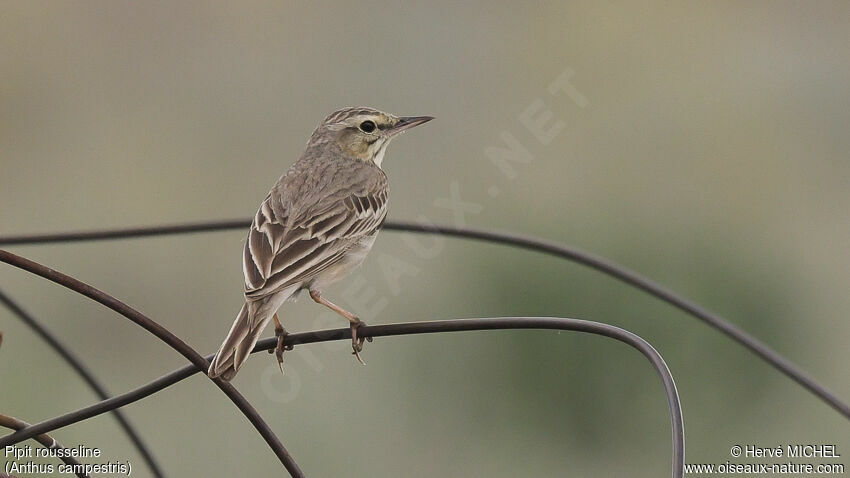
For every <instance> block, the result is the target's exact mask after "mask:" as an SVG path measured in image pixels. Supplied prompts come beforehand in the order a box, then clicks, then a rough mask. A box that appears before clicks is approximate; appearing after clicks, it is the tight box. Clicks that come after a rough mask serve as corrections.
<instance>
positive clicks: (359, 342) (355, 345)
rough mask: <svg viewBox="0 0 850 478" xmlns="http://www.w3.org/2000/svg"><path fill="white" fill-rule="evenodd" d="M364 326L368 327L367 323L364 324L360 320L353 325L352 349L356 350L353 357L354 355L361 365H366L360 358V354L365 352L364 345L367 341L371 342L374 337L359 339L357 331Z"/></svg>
mask: <svg viewBox="0 0 850 478" xmlns="http://www.w3.org/2000/svg"><path fill="white" fill-rule="evenodd" d="M363 325H366V322H363V321H362V320H359V319H358V321H357V322H352V323H351V348H352V350H354V352H352V355H354V356H355V357H356V358H357V361H358V362H360V364H361V365H366V362H364V361H363V358H362V357H361V356H360V352H362V351H363V343H364V342H366V341H367V340H368V341H369V342H371V341H372V337H358V336H357V329H359V328H360V327H361V326H363Z"/></svg>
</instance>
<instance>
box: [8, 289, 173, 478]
mask: <svg viewBox="0 0 850 478" xmlns="http://www.w3.org/2000/svg"><path fill="white" fill-rule="evenodd" d="M0 303H3V305H5V306H6V308H7V309H9V311H11V312H12V313H13V314H14V315H15V316H17V317H18V318H19V319H21V321H22V322H23V323H25V324H26V325H27V326H29V328H31V329H32V330H33V332H35V333H36V335H38V336H39V337H41V338H42V339H43V340H44V341H45V342H47V343H48V345H50V347H51V348H53V350H55V351H56V353H58V354H59V355H60V356H61V357H62V358H63V359H65V362H67V363H68V365H70V366H71V368H73V369H74V371H75V372H77V375H79V376H80V377H81V378H82V379H83V381H84V382H86V383H87V384H88V386H89V388H91V389H92V390H93V391H94V393H95V394H96V395H97V396H98V397H99V398H100V399H101V400H106V399H107V398H109V397H110V394H109V392H107V391H106V387H105V386H104V385H102V384H101V383H100V382H99V381H98V380H97V378H95V376H94V373H92V372H91V371H90V370H89V369H88V367H86V365H85V364H84V363H83V362H82V360H80V358H79V357H77V356H76V355H75V354H74V353H73V352H71V349H69V348H68V347H67V346H65V344H64V343H62V341H61V340H59V337H57V336H56V335H54V334H53V333H52V332H51V331H50V330H49V329H48V328H47V327H45V326H44V325H42V324H41V322H40V321H38V320H37V319H36V318H35V317H34V316H33V315H32V314H30V313H29V312H27V311H26V310H24V309H23V307H21V306H20V305H19V304H18V303H17V302H15V301H14V300H12V298H11V297H9V296H8V295H7V294H6V293H5V292H3V291H2V290H0ZM112 414H113V415H114V416H115V420H116V421H117V422H118V425H119V426H120V427H121V428H122V429H123V430H124V433H126V434H127V436H128V437H129V438H130V441H131V442H132V443H133V445H134V446H135V447H136V450H137V451H138V452H139V454H140V455H142V459H143V460H144V461H145V463H146V464H147V465H148V468H150V471H151V473H152V474H153V476H155V477H157V478H164V477H165V474H164V473H163V471H162V468H161V467H160V466H159V463H157V461H156V459H155V458H154V457H153V453H152V452H151V451H150V449H149V448H148V447H147V445H146V444H145V442H144V440H142V437H141V435H139V433H138V432H137V431H136V429H135V427H133V425H131V424H130V421H129V420H128V419H127V417H126V416H125V415H124V412H122V411H121V410H118V409H115V410H113V411H112Z"/></svg>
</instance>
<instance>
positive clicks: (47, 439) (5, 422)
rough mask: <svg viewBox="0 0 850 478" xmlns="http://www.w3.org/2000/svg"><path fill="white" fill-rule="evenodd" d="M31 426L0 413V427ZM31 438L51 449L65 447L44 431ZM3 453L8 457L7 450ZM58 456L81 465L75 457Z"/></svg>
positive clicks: (83, 477)
mask: <svg viewBox="0 0 850 478" xmlns="http://www.w3.org/2000/svg"><path fill="white" fill-rule="evenodd" d="M31 426H32V425H30V424H29V423H27V422H25V421H23V420H18V419H17V418H15V417H10V416H8V415H2V414H0V427H5V428H9V429H11V430H23V429H25V428H28V427H31ZM31 438H32V439H33V440H35V441H37V442H39V443H40V444H41V445H42V446H44V448H48V449H53V450H55V449H64V448H65V447H64V446H62V445H60V444H59V442H58V441H56V439H54V438H53V437H51V436H50V435H48V434H46V433H40V434H38V435H33V436H32V437H31ZM5 455H6V456H7V457H8V456H9V455H10V453H9V452H8V451H6V453H5ZM13 457H14V455H13ZM58 458H59V459H60V460H62V462H63V463H65V464H66V465H71V466H75V467H76V466H82V463H80V462H79V461H77V459H76V458H74V457H72V456H65V454H62V455H61V456H59V457H58ZM74 470H78V468H74ZM0 474H2V472H0ZM74 474H75V475H77V477H78V478H89V475H88V474H87V473H86V472H85V471H76V472H75V473H74ZM7 476H8V475H7Z"/></svg>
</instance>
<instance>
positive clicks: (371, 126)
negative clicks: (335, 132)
mask: <svg viewBox="0 0 850 478" xmlns="http://www.w3.org/2000/svg"><path fill="white" fill-rule="evenodd" d="M375 128H376V126H375V122H374V121H368V120H367V121H364V122H362V123H360V131H363V132H364V133H371V132H372V131H375Z"/></svg>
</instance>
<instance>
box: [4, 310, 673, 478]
mask: <svg viewBox="0 0 850 478" xmlns="http://www.w3.org/2000/svg"><path fill="white" fill-rule="evenodd" d="M508 329H551V330H570V331H576V332H583V333H589V334H595V335H602V336H605V337H609V338H612V339H615V340H618V341H620V342H623V343H626V344H628V345H630V346H631V347H633V348H635V349H637V350H638V351H640V353H641V354H643V355H644V356H645V357H646V358H647V359H648V360H649V361H650V363H651V364H652V366H653V368H654V369H655V371H656V372H657V373H658V375H659V376H660V377H661V381H662V384H663V386H664V391H665V394H666V396H667V405H668V408H669V412H670V423H671V428H672V442H673V456H672V472H673V473H672V476H673V477H674V478H681V477H682V476H683V473H684V463H685V428H684V422H683V420H682V407H681V402H680V401H679V394H678V391H677V390H676V383H675V381H674V380H673V376H672V374H671V373H670V369H669V368H668V367H667V364H666V363H665V362H664V359H663V358H662V357H661V355H660V354H659V353H658V351H656V350H655V349H654V348H653V347H652V345H650V344H649V343H648V342H647V341H646V340H644V339H643V338H641V337H639V336H638V335H636V334H634V333H632V332H629V331H627V330H624V329H621V328H619V327H615V326H613V325H608V324H603V323H599V322H591V321H586V320H578V319H565V318H553V317H499V318H478V319H453V320H436V321H427V322H409V323H401V324H386V325H370V326H366V325H364V326H362V327H361V328H360V329H359V333H360V334H361V335H362V336H363V337H390V336H399V335H413V334H433V333H443V332H462V331H475V330H508ZM350 339H351V330H350V329H348V328H344V329H333V330H320V331H315V332H304V333H297V334H289V335H287V336H286V339H285V341H284V343H285V345H292V346H296V345H305V344H312V343H318V342H328V341H333V340H350ZM276 345H277V339H275V338H269V339H264V340H261V341H259V342H258V343H257V345H256V347H254V350H253V351H252V352H251V353H257V352H261V351H264V350H271V349H273V348H275V346H276ZM211 358H212V355H208V356H207V359H211ZM201 371H202V370H199V368H198V367H197V366H196V365H195V364H189V365H185V366H183V367H182V368H180V369H177V370H175V371H173V372H171V373H169V374H167V375H164V376H162V377H160V378H158V379H156V380H154V381H153V382H150V383H148V384H145V385H143V386H141V387H139V388H137V389H134V390H131V391H129V392H127V393H124V394H121V395H117V396H115V397H112V398H110V399H108V400H103V401H101V402H98V403H96V404H93V405H90V406H88V407H85V408H81V409H79V410H76V411H73V412H70V413H67V414H64V415H61V416H58V417H55V418H51V419H49V420H45V421H43V422H41V423H37V424H35V425H32V426H30V427H28V428H26V429H24V430H22V431H21V432H19V433H17V434H14V435H17V436H14V435H7V436H4V437H2V438H0V447H2V446H6V445H7V444H13V443H16V442H18V441H20V440H25V439H26V438H27V437H29V436H31V435H34V434H38V433H44V432H49V431H52V430H56V429H58V428H62V427H65V426H68V425H71V424H73V423H77V422H80V421H82V420H86V419H88V418H92V417H95V416H97V415H100V414H103V413H106V412H109V411H110V410H114V409H115V408H118V407H122V406H125V405H128V404H130V403H133V402H135V401H138V400H141V399H143V398H145V397H148V396H150V395H152V394H154V393H156V392H158V391H160V390H163V389H165V388H167V387H170V386H172V385H174V384H176V383H178V382H180V381H182V380H184V379H186V378H188V377H190V376H192V375H194V374H196V373H198V372H201Z"/></svg>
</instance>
